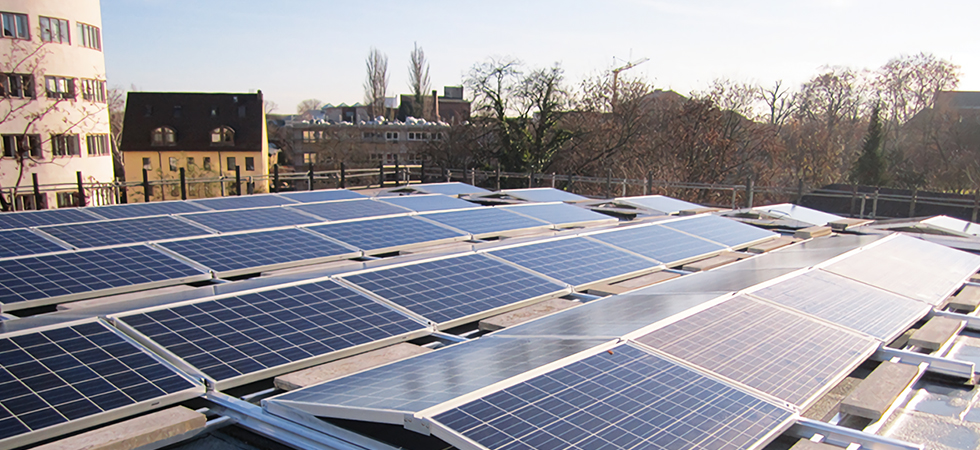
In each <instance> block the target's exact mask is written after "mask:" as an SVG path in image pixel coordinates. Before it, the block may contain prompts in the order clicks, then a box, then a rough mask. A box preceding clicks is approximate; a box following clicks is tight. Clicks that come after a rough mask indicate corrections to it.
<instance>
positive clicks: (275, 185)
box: [272, 164, 279, 194]
mask: <svg viewBox="0 0 980 450" xmlns="http://www.w3.org/2000/svg"><path fill="white" fill-rule="evenodd" d="M272 192H275V193H277V194H278V193H279V164H273V165H272Z"/></svg>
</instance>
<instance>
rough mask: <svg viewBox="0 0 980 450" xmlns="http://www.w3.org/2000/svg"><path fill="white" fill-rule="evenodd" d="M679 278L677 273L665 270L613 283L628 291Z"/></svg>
mask: <svg viewBox="0 0 980 450" xmlns="http://www.w3.org/2000/svg"><path fill="white" fill-rule="evenodd" d="M679 276H681V274H679V273H677V272H667V271H665V270H662V271H659V272H654V273H651V274H647V275H643V276H639V277H636V278H630V279H628V280H623V281H620V282H618V283H613V284H614V285H616V286H622V287H626V288H630V289H636V288H641V287H644V286H650V285H651V284H657V283H661V282H664V281H667V280H673V279H674V278H677V277H679Z"/></svg>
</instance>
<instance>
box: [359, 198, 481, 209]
mask: <svg viewBox="0 0 980 450" xmlns="http://www.w3.org/2000/svg"><path fill="white" fill-rule="evenodd" d="M378 200H379V201H382V202H385V203H390V204H392V205H396V206H401V207H402V208H407V209H410V210H412V211H418V212H422V211H445V210H450V209H468V208H479V207H480V206H479V205H477V204H475V203H470V202H468V201H466V200H460V199H458V198H455V197H447V196H445V195H403V196H400V197H378Z"/></svg>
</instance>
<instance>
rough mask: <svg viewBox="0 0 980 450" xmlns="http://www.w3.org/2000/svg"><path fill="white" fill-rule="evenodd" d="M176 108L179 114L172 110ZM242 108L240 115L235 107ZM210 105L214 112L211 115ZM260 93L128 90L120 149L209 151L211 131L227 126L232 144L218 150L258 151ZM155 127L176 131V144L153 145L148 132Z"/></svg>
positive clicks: (261, 125)
mask: <svg viewBox="0 0 980 450" xmlns="http://www.w3.org/2000/svg"><path fill="white" fill-rule="evenodd" d="M177 107H179V110H180V112H179V114H175V109H177ZM241 107H244V117H241V116H240V115H239V108H241ZM212 108H216V112H217V114H216V115H214V116H212V114H211V111H212ZM264 125H265V124H264V123H263V121H262V92H261V91H259V92H258V93H257V94H236V93H185V92H130V93H129V95H128V96H127V99H126V118H125V121H124V122H123V137H122V145H121V148H122V150H123V151H133V150H159V149H166V150H177V151H201V150H213V149H215V148H217V147H212V146H211V130H213V129H215V128H218V127H221V126H227V127H231V129H232V130H234V131H235V145H232V146H222V147H220V148H221V150H239V151H261V150H262V127H263V126H264ZM157 127H170V128H173V129H174V130H175V131H176V136H177V139H176V145H174V146H169V147H153V146H151V145H150V133H151V131H152V130H154V129H155V128H157Z"/></svg>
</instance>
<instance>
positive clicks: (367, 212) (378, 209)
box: [290, 198, 411, 220]
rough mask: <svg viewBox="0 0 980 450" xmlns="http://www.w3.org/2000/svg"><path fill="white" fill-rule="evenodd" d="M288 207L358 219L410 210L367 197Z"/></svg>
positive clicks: (402, 212)
mask: <svg viewBox="0 0 980 450" xmlns="http://www.w3.org/2000/svg"><path fill="white" fill-rule="evenodd" d="M290 208H293V209H297V210H300V211H303V212H307V213H310V214H313V215H315V216H319V217H323V218H324V219H327V220H347V219H360V218H362V217H374V216H387V215H390V214H405V213H408V212H411V211H410V210H408V209H405V208H401V207H398V206H395V205H389V204H387V203H382V202H379V201H374V200H371V199H367V198H366V199H357V200H344V201H336V202H326V203H310V204H305V205H298V206H290Z"/></svg>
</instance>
